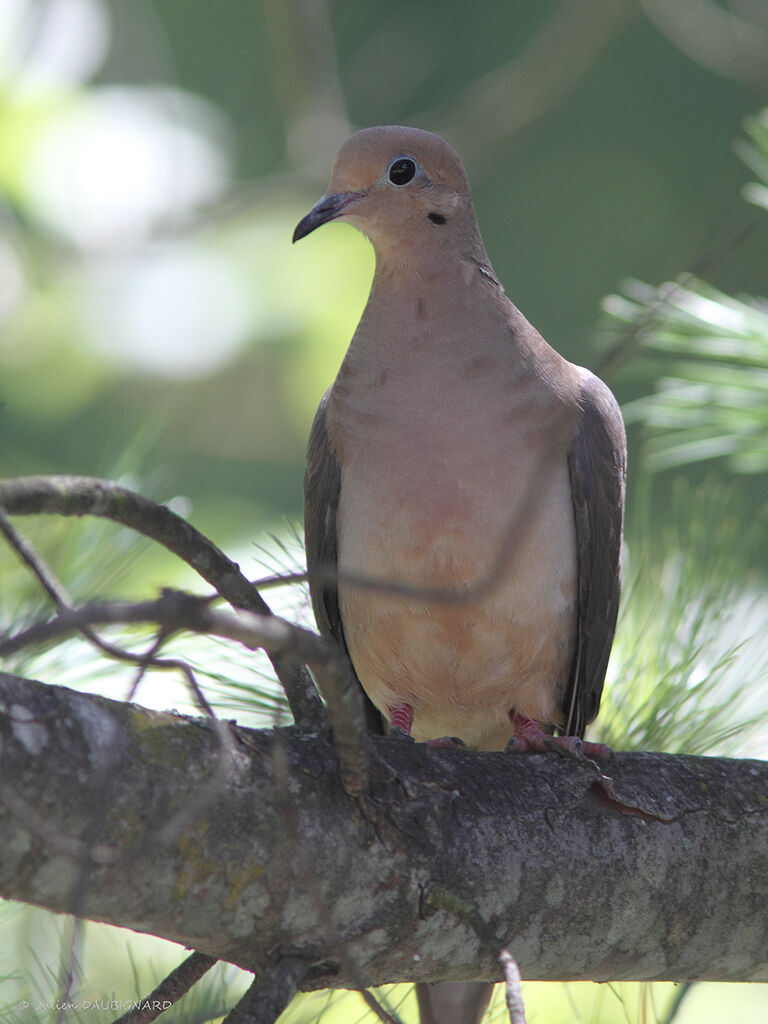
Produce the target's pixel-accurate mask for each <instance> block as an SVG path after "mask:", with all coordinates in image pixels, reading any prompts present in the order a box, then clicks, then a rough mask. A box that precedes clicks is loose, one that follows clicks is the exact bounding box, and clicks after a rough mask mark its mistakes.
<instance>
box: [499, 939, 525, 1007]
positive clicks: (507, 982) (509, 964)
mask: <svg viewBox="0 0 768 1024" xmlns="http://www.w3.org/2000/svg"><path fill="white" fill-rule="evenodd" d="M499 962H500V963H501V967H502V970H503V971H504V986H505V996H506V1000H507V1010H509V1024H526V1020H525V1004H524V1003H523V992H522V989H521V988H520V968H519V967H518V966H517V961H516V960H515V958H514V957H513V956H512V954H511V953H510V952H509V951H508V950H506V949H502V951H501V953H500V954H499Z"/></svg>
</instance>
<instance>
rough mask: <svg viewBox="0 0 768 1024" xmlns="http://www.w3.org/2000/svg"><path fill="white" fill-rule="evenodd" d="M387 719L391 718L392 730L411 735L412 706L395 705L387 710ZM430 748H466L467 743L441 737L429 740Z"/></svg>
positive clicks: (451, 737) (450, 737) (453, 737)
mask: <svg viewBox="0 0 768 1024" xmlns="http://www.w3.org/2000/svg"><path fill="white" fill-rule="evenodd" d="M387 717H388V718H389V725H390V728H391V730H392V731H393V732H394V731H395V730H397V732H398V733H400V734H402V735H404V736H410V735H411V726H412V725H413V708H412V707H411V705H410V704H404V703H403V704H394V705H393V706H392V707H391V708H387ZM427 746H428V747H448V748H457V747H458V748H462V749H463V748H464V747H466V743H464V741H463V740H460V739H459V738H458V736H440V737H438V739H434V740H427Z"/></svg>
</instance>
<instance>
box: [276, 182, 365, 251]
mask: <svg viewBox="0 0 768 1024" xmlns="http://www.w3.org/2000/svg"><path fill="white" fill-rule="evenodd" d="M364 195H365V193H364V192H329V193H328V195H326V196H323V198H322V199H319V200H318V201H317V202H316V203H315V205H314V206H313V207H312V209H311V210H310V211H309V213H308V214H307V215H306V217H302V218H301V220H300V221H299V223H298V224H297V225H296V230H295V231H294V232H293V241H294V242H298V240H299V239H300V238H306V236H307V235H308V234H309V233H310V232H312V231H314V230H315V228H319V227H320V225H321V224H327V223H328V221H329V220H335V219H336V218H337V217H339V216H341V214H342V213H343V212H344V210H346V208H347V207H348V206H349V204H350V203H354V202H356V201H357V200H358V199H362V197H363V196H364Z"/></svg>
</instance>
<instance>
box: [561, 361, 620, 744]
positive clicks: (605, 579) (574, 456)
mask: <svg viewBox="0 0 768 1024" xmlns="http://www.w3.org/2000/svg"><path fill="white" fill-rule="evenodd" d="M579 397H580V404H581V410H582V411H581V421H580V424H579V428H578V431H577V433H576V436H575V437H574V440H573V444H572V447H571V451H570V453H569V456H568V469H569V472H570V478H571V491H572V495H573V512H574V519H575V522H576V551H577V558H578V572H579V589H578V601H579V611H578V633H577V642H576V653H575V658H574V666H573V671H572V673H571V679H570V681H569V685H568V689H567V691H566V693H565V695H564V701H563V713H564V717H565V720H566V729H565V731H566V734H567V735H570V736H582V735H583V733H584V729H585V728H586V727H587V725H588V724H589V723H590V722H591V721H592V719H593V718H594V717H595V715H596V714H597V710H598V708H599V707H600V695H601V694H602V691H603V682H604V680H605V671H606V668H607V667H608V658H609V656H610V653H611V645H612V643H613V634H614V631H615V629H616V616H617V614H618V610H619V593H620V588H621V579H620V568H619V561H620V556H621V532H622V523H623V516H624V484H625V479H626V456H627V444H626V438H625V435H624V422H623V420H622V418H621V411H620V410H619V407H618V404H617V403H616V399H615V398H614V397H613V395H612V394H611V392H610V390H609V389H608V388H607V387H606V385H605V384H603V382H602V381H601V380H599V379H598V378H597V377H595V376H593V375H592V374H590V375H589V376H588V377H586V378H585V380H584V381H583V383H582V385H581V392H580V396H579Z"/></svg>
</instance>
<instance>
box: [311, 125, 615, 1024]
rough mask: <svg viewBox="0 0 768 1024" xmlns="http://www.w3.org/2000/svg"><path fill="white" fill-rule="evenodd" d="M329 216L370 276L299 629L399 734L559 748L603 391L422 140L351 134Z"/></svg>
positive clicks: (600, 534)
mask: <svg viewBox="0 0 768 1024" xmlns="http://www.w3.org/2000/svg"><path fill="white" fill-rule="evenodd" d="M331 220H344V221H347V222H348V223H350V224H352V225H353V226H354V227H356V228H358V229H359V230H360V231H362V232H363V233H364V234H365V235H367V236H368V238H369V239H370V241H371V242H372V244H373V247H374V250H375V253H376V271H375V275H374V279H373V284H372V287H371V293H370V296H369V298H368V303H367V305H366V307H365V310H364V312H363V315H362V318H361V320H360V323H359V325H358V327H357V330H356V331H355V334H354V337H353V338H352V342H351V344H350V346H349V350H348V351H347V354H346V356H345V358H344V361H343V363H342V365H341V368H340V370H339V373H338V376H337V377H336V380H335V381H334V383H333V385H332V387H331V388H330V390H329V391H328V392H327V393H326V394H325V396H324V397H323V399H322V401H321V403H320V407H319V409H318V411H317V415H316V417H315V420H314V424H313V426H312V432H311V436H310V441H309V450H308V456H307V471H306V477H305V499H306V504H305V513H306V514H305V524H306V546H307V562H308V570H309V579H310V588H311V593H312V603H313V607H314V612H315V617H316V619H317V623H318V626H319V628H320V630H321V631H322V632H323V633H325V634H329V635H330V636H332V637H333V638H334V639H335V640H336V642H337V643H338V644H339V646H340V647H341V648H342V649H343V650H345V651H346V652H348V654H349V657H350V658H351V661H352V664H353V666H354V669H355V672H356V674H357V677H358V679H359V681H360V683H361V685H362V687H363V689H364V690H365V692H366V694H367V695H368V697H369V698H370V700H371V701H372V702H373V704H374V705H375V707H376V708H377V709H378V711H379V712H380V713H381V715H382V716H383V718H384V719H385V720H386V721H387V722H388V723H389V724H390V726H394V727H396V731H398V732H404V733H406V734H409V735H411V736H412V737H413V738H414V739H416V740H425V741H428V742H429V741H431V742H433V743H437V744H444V743H447V742H450V741H448V740H446V739H445V738H446V737H458V738H459V739H460V740H461V741H463V743H465V744H466V745H468V746H470V747H472V748H475V749H480V750H497V749H503V748H505V747H506V748H507V749H510V750H521V751H522V750H541V749H547V748H549V747H551V746H552V745H554V744H560V745H562V746H563V747H565V748H566V749H568V750H571V751H575V752H579V751H580V750H581V749H582V748H581V740H580V737H581V736H582V734H583V732H584V728H585V727H586V725H587V723H588V722H590V721H591V720H592V719H593V718H594V717H595V715H596V714H597V709H598V706H599V703H600V694H601V691H602V687H603V679H604V676H605V670H606V665H607V662H608V656H609V652H610V648H611V643H612V640H613V633H614V628H615V623H616V614H617V608H618V602H619V554H620V547H621V530H622V515H623V502H624V476H625V451H626V445H625V438H624V427H623V423H622V419H621V413H620V411H619V408H618V406H617V404H616V401H615V399H614V397H613V395H612V394H611V392H610V391H609V390H608V388H607V387H606V386H605V384H603V383H602V381H600V380H599V379H598V378H597V377H595V376H594V375H593V374H592V373H590V372H589V371H588V370H586V369H584V368H583V367H579V366H575V365H573V364H572V363H569V362H567V361H566V360H565V359H563V358H562V357H561V356H560V355H558V354H557V353H556V352H555V351H554V349H552V348H550V346H549V345H548V344H547V343H546V342H545V341H544V339H543V338H542V337H541V335H540V334H539V333H538V332H537V331H536V330H535V329H534V328H533V327H532V326H531V324H529V323H528V321H527V320H526V319H525V317H524V316H523V315H522V314H521V313H520V312H519V311H518V309H517V308H516V307H515V306H514V305H513V304H512V302H510V300H509V299H508V298H507V297H506V295H505V294H504V291H503V289H502V286H501V285H500V283H499V281H498V280H497V278H496V275H495V274H494V271H493V268H492V267H491V264H490V261H489V259H488V256H487V255H486V252H485V248H484V246H483V242H482V239H481V237H480V232H479V229H478V226H477V220H476V217H475V211H474V207H473V204H472V197H471V193H470V188H469V183H468V180H467V177H466V174H465V171H464V168H463V166H462V164H461V161H460V160H459V158H458V156H457V155H456V153H455V152H454V151H453V149H451V147H450V146H449V145H448V144H447V143H446V142H444V141H443V140H442V139H441V138H439V136H437V135H434V134H432V133H430V132H425V131H420V130H417V129H414V128H402V127H379V128H367V129H364V130H363V131H360V132H357V133H356V134H355V135H353V136H352V137H351V138H350V139H348V140H347V142H346V143H345V144H344V145H343V147H342V149H341V151H340V152H339V154H338V157H337V159H336V162H335V164H334V167H333V172H332V176H331V183H330V189H329V191H328V193H327V195H325V196H323V198H322V199H320V201H319V202H318V203H317V204H316V205H315V206H314V207H313V209H312V210H310V212H309V213H308V214H307V215H306V216H305V217H304V218H303V219H302V220H301V221H300V223H299V224H298V225H297V227H296V231H295V233H294V241H295V240H297V239H299V238H303V237H304V236H305V235H308V234H309V233H310V232H311V231H313V230H314V229H315V228H317V227H319V226H320V225H321V224H325V223H327V222H328V221H331ZM387 585H389V586H387ZM553 730H558V731H559V732H560V733H562V735H560V736H558V737H553V736H551V735H550V733H552V732H553ZM584 749H586V750H587V751H588V752H589V753H591V754H603V753H605V752H606V748H603V747H601V746H599V745H595V744H591V745H590V744H584ZM473 984H474V987H472V985H470V987H469V988H465V989H464V990H463V992H462V990H461V989H460V988H457V987H455V986H447V987H446V986H442V985H436V986H422V987H421V989H420V1000H421V1012H422V1020H423V1021H425V1022H427V1021H430V1022H432V1021H434V1022H439V1024H453V1022H460V1024H469V1022H471V1021H474V1020H476V1019H479V1016H478V1014H480V1015H481V1014H482V1010H483V1007H484V1006H485V1003H486V1002H487V989H486V988H485V987H484V986H481V985H477V983H473ZM433 990H434V991H433ZM441 994H442V995H443V996H445V998H446V999H448V1002H450V1001H451V1000H453V1002H454V1003H456V1004H457V1005H458V1004H460V1003H461V1000H462V999H463V998H464V996H466V997H467V999H469V1000H470V1004H471V1005H470V1004H467V1005H465V1006H464V1007H463V1008H462V1007H461V1006H459V1010H458V1011H457V1012H456V1013H453V1011H449V1010H448V1008H447V1006H448V1003H439V1000H438V996H439V995H441ZM430 1000H431V1002H430ZM431 1005H432V1007H433V1008H432V1009H430V1006H431Z"/></svg>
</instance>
